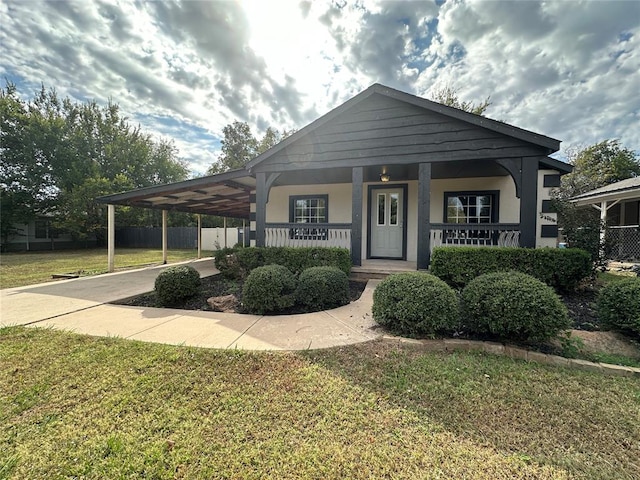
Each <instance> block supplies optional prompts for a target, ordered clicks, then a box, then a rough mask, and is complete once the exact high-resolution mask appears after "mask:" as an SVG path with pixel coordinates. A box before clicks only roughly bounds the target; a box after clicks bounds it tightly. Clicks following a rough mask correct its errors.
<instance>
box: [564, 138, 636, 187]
mask: <svg viewBox="0 0 640 480" xmlns="http://www.w3.org/2000/svg"><path fill="white" fill-rule="evenodd" d="M569 163H571V164H572V165H573V171H572V172H571V173H569V174H567V175H564V176H563V177H562V186H561V188H560V194H561V196H562V197H563V198H571V197H573V196H575V195H580V194H581V193H585V192H588V191H589V190H594V189H596V188H600V187H604V186H606V185H609V184H611V183H615V182H619V181H620V180H625V179H627V178H631V177H637V176H640V158H639V157H638V156H637V155H636V154H635V152H633V151H632V150H630V149H628V148H625V147H623V146H621V145H620V141H619V140H605V141H603V142H600V143H596V144H594V145H591V146H589V147H586V148H583V149H580V150H576V151H574V152H572V153H571V154H570V155H569Z"/></svg>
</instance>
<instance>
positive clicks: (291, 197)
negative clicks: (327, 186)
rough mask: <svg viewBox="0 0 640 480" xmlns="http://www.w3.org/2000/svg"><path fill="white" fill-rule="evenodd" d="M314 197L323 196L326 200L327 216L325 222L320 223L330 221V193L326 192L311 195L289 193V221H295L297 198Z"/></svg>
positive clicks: (307, 198)
mask: <svg viewBox="0 0 640 480" xmlns="http://www.w3.org/2000/svg"><path fill="white" fill-rule="evenodd" d="M313 198H322V199H323V200H324V205H325V210H326V216H325V219H324V222H320V223H329V195H327V194H326V193H321V194H320V193H316V194H311V195H289V223H293V222H294V221H295V220H294V203H295V202H296V200H310V199H313Z"/></svg>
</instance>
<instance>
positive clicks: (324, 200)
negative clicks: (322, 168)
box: [289, 195, 329, 240]
mask: <svg viewBox="0 0 640 480" xmlns="http://www.w3.org/2000/svg"><path fill="white" fill-rule="evenodd" d="M289 222H290V223H300V224H305V225H310V224H320V223H329V196H328V195H291V196H290V197H289ZM327 233H328V231H327V229H326V228H317V227H315V226H313V227H302V226H301V227H300V228H292V229H291V232H290V237H291V238H295V239H301V240H302V239H303V240H307V239H314V240H325V239H326V238H327Z"/></svg>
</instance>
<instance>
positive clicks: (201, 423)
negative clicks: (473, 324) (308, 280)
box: [0, 327, 640, 479]
mask: <svg viewBox="0 0 640 480" xmlns="http://www.w3.org/2000/svg"><path fill="white" fill-rule="evenodd" d="M484 375H489V378H487V377H485V376H484ZM507 376H509V377H512V383H511V385H512V386H513V387H512V388H511V390H515V391H519V392H520V393H519V394H517V393H511V394H509V393H508V390H510V388H507V387H506V383H507V382H506V378H505V377H507ZM491 385H500V386H499V387H497V386H496V387H490V386H491ZM596 391H597V393H598V395H595V393H596ZM494 395H498V396H499V395H505V396H506V398H495V397H494ZM529 397H532V398H530V400H529V403H528V404H524V403H526V402H523V401H522V400H523V399H525V398H529ZM560 397H567V398H566V400H565V401H564V403H563V404H562V405H561V406H557V405H554V403H555V402H556V401H557V400H558V398H560ZM577 399H580V401H582V402H583V403H584V405H581V406H579V407H577V408H576V406H575V405H573V401H575V400H577ZM639 404H640V392H639V390H638V383H637V381H634V380H633V379H624V378H607V377H602V376H597V375H589V374H586V373H584V374H583V373H574V372H569V371H565V370H561V369H551V368H544V367H536V366H531V365H526V364H520V363H516V362H511V361H510V360H508V359H500V358H493V357H482V356H475V355H455V356H454V355H452V356H438V355H431V354H426V355H425V354H421V353H419V352H417V351H415V350H412V349H397V348H392V347H389V346H388V345H386V344H380V343H372V344H367V345H364V346H360V347H348V348H342V349H334V350H327V351H314V352H307V353H305V354H293V353H277V354H276V353H251V352H240V351H216V350H205V349H197V348H188V347H172V346H165V345H155V344H144V343H140V342H132V341H126V340H120V339H105V338H91V337H86V336H80V335H74V334H69V333H63V332H56V331H51V330H42V329H32V328H20V327H11V328H5V329H2V330H0V478H21V479H23V478H24V479H36V478H73V477H76V478H79V477H81V478H89V479H92V478H96V479H97V478H141V477H144V478H158V479H164V478H167V479H173V478H194V479H197V478H323V479H324V478H355V479H359V478H412V479H413V478H479V479H480V478H483V479H484V478H496V479H499V478H504V479H507V478H508V479H510V478H570V477H571V476H572V475H576V476H583V477H585V478H587V477H591V478H593V477H596V478H597V477H598V476H600V477H602V478H607V477H608V478H611V477H612V476H616V475H613V473H616V474H617V477H618V478H625V475H626V477H627V478H631V477H632V475H634V474H637V473H638V472H639V470H638V465H637V464H636V463H634V462H635V461H636V460H637V458H638V451H637V449H638V439H639V434H638V428H639V427H638V425H637V418H638V414H639V413H640V412H639ZM503 409H506V410H508V411H507V412H504V411H502V410H503ZM567 409H568V410H569V412H567V411H566V410H567ZM572 411H573V412H575V413H572ZM584 411H588V412H590V416H587V417H585V418H583V421H582V426H581V427H580V431H579V432H577V433H576V434H575V435H574V437H577V439H578V440H575V438H574V437H572V436H571V434H570V430H571V429H574V428H575V421H576V417H577V416H578V415H582V414H584ZM490 412H492V413H491V414H490ZM483 415H484V418H483V420H482V421H481V418H482V416H483ZM634 415H635V416H634ZM531 417H533V418H531ZM505 423H508V425H505ZM545 423H548V424H549V425H550V426H549V429H553V431H554V435H549V437H548V438H544V436H543V435H542V434H540V435H536V434H534V432H533V430H534V429H535V428H536V426H539V425H542V424H545ZM610 423H611V424H610ZM481 424H482V425H481ZM520 430H522V432H523V433H517V435H516V436H517V437H518V438H513V435H514V434H515V433H516V432H519V431H520ZM587 431H590V432H591V437H592V438H591V439H588V438H586V437H587ZM613 437H615V438H616V441H615V442H611V439H612V438H613ZM538 442H542V444H543V445H542V446H540V445H538V444H537V443H538Z"/></svg>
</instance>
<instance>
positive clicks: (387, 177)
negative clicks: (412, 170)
mask: <svg viewBox="0 0 640 480" xmlns="http://www.w3.org/2000/svg"><path fill="white" fill-rule="evenodd" d="M389 180H391V175H389V174H388V173H381V174H380V181H381V182H388V181H389Z"/></svg>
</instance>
